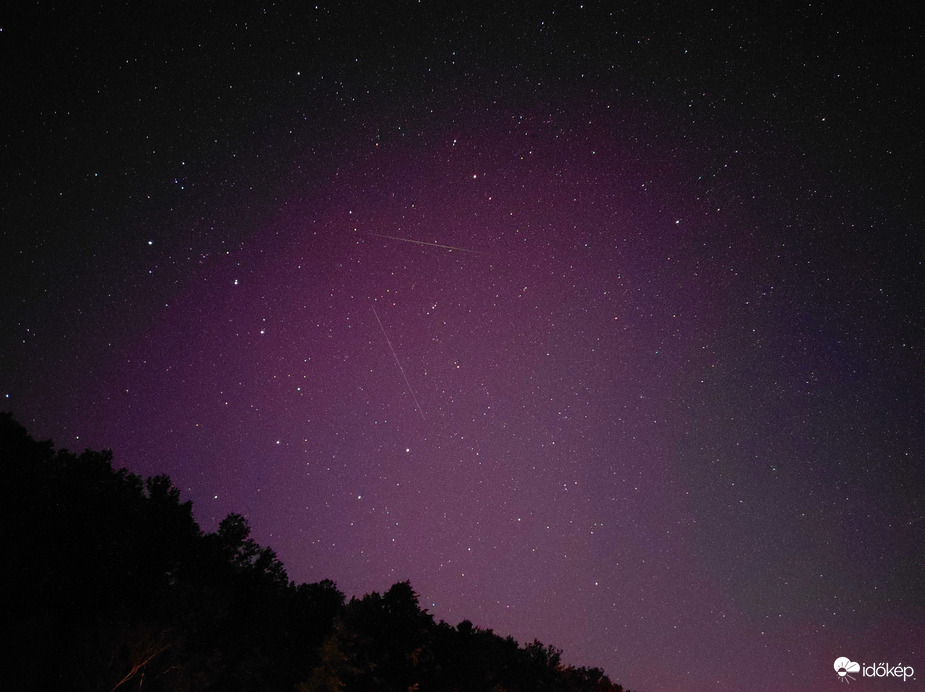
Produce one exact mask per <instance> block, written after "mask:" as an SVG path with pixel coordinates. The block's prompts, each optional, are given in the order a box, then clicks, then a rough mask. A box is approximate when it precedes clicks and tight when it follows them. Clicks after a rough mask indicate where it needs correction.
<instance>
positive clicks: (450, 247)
mask: <svg viewBox="0 0 925 692" xmlns="http://www.w3.org/2000/svg"><path fill="white" fill-rule="evenodd" d="M367 235H374V236H376V237H377V238H388V239H389V240H401V241H402V242H405V243H414V244H415V245H428V246H430V247H442V248H443V249H444V250H459V251H460V252H469V253H471V254H473V255H484V254H485V253H484V252H482V251H480V250H468V249H466V248H464V247H455V246H453V245H441V244H440V243H426V242H424V241H423V240H412V239H411V238H399V237H398V236H395V235H383V234H382V233H367Z"/></svg>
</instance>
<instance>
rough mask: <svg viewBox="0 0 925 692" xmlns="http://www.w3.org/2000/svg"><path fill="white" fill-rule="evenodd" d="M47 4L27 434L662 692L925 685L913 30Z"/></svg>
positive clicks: (903, 13)
mask: <svg viewBox="0 0 925 692" xmlns="http://www.w3.org/2000/svg"><path fill="white" fill-rule="evenodd" d="M15 5H17V6H16V7H12V8H10V7H8V8H6V9H4V10H3V12H2V15H0V80H2V81H0V116H2V119H3V122H5V123H6V125H5V126H4V128H3V130H2V132H0V166H2V176H0V190H2V196H0V240H2V253H0V266H2V271H0V295H2V301H0V326H2V327H0V397H2V406H3V407H4V408H5V409H8V410H11V411H12V412H13V413H14V415H15V416H16V417H17V418H18V420H19V421H20V422H21V423H23V424H24V425H25V426H26V427H27V428H28V429H29V430H30V432H31V433H32V434H33V435H34V436H35V437H37V438H42V439H44V438H52V439H54V441H55V442H56V443H57V444H58V445H59V446H66V447H68V448H70V449H73V450H82V449H84V448H86V447H89V448H93V449H100V448H111V449H112V450H114V452H115V455H116V463H117V464H119V465H126V466H128V467H129V468H130V469H131V470H133V471H135V472H137V473H141V474H146V475H153V474H158V473H162V472H164V473H168V474H169V475H170V476H171V478H172V479H173V480H174V482H175V483H176V484H177V486H178V487H180V488H181V489H182V492H183V496H184V499H190V500H192V501H193V503H194V508H195V513H196V517H197V519H198V520H199V522H200V523H201V524H202V526H203V527H204V528H205V529H207V530H214V528H215V527H216V526H217V522H218V521H219V520H220V519H221V518H222V517H224V516H225V515H226V514H228V513H229V512H232V511H239V512H241V513H243V514H245V515H246V516H247V518H248V520H249V522H250V523H251V526H252V527H253V535H254V537H255V538H256V539H257V540H258V541H259V542H260V543H262V544H265V545H270V546H272V547H273V548H275V549H276V550H277V551H278V553H279V556H280V558H281V559H282V560H283V561H284V563H285V565H286V567H287V569H288V571H289V575H290V577H291V578H292V579H294V580H296V581H298V582H302V581H306V582H312V581H318V580H320V579H323V578H331V579H333V580H334V581H336V583H337V584H338V586H339V587H340V588H341V589H342V590H344V591H345V592H346V593H347V594H348V595H362V594H364V593H366V592H369V591H371V590H377V591H381V590H384V589H387V588H388V587H389V586H390V585H391V584H393V583H395V582H396V581H399V580H405V579H409V580H411V582H412V585H413V587H414V588H415V590H416V591H417V592H418V593H419V594H420V595H421V601H422V605H424V606H425V607H426V608H427V609H428V610H429V611H430V612H431V613H433V614H434V616H435V617H437V618H438V619H445V620H447V621H448V622H451V623H456V622H458V621H460V620H462V619H464V618H468V619H470V620H471V621H472V622H473V623H475V624H476V625H478V626H480V627H486V628H488V627H490V628H492V629H494V630H495V631H496V632H498V633H499V634H503V635H507V634H511V635H513V636H515V637H516V638H518V639H519V640H521V641H532V640H533V639H534V638H539V639H540V640H541V641H543V642H544V643H548V644H553V645H555V646H557V647H560V648H562V649H564V655H563V660H564V661H565V662H567V663H570V664H573V665H588V666H599V667H602V668H603V669H604V670H605V671H606V672H607V674H608V675H609V676H610V677H611V678H612V679H614V680H615V681H618V682H620V683H621V684H623V685H626V686H629V687H633V688H640V689H644V690H649V691H650V692H651V691H654V690H744V689H749V690H783V689H787V690H823V689H830V688H837V686H838V685H839V678H838V676H837V675H836V673H835V671H834V670H833V661H834V660H835V659H836V658H837V657H840V656H847V657H849V658H851V660H853V661H858V662H861V663H865V662H866V663H868V664H870V663H875V662H890V663H893V664H898V663H903V664H905V665H911V666H913V667H914V668H915V669H916V670H917V671H919V672H918V673H917V677H918V679H919V680H921V679H922V676H925V575H923V565H925V548H923V541H925V497H923V488H925V466H923V455H925V425H923V412H925V351H923V348H925V301H923V295H925V268H923V256H925V253H923V250H925V241H923V234H922V218H923V204H922V190H923V189H925V185H923V176H922V170H923V166H922V160H923V147H922V132H921V118H922V110H921V106H920V104H921V102H922V99H923V94H922V91H923V89H922V87H923V83H925V81H923V76H925V75H923V55H922V46H923V13H922V10H921V7H920V6H919V5H918V3H912V2H908V3H903V2H898V3H864V4H863V7H860V5H859V4H857V3H845V2H812V3H808V2H804V3H776V2H770V3H768V2H762V3H750V2H735V3H729V4H715V5H709V4H703V3H678V4H671V3H659V2H640V3H593V2H589V3H585V4H583V5H582V4H580V3H558V4H556V3H553V4H543V5H542V7H540V6H532V5H531V4H530V3H503V2H500V3H492V4H491V5H490V9H484V6H483V9H478V8H474V7H472V6H470V3H436V2H413V3H412V2H390V3H379V4H378V5H375V4H374V3H356V4H353V3H327V2H324V3H318V4H312V3H291V4H289V3H270V4H264V5H258V4H250V5H248V6H245V4H244V3H215V2H189V3H184V2H164V3H108V4H99V5H96V6H91V5H89V4H87V3H58V5H59V6H57V7H56V6H55V3H46V2H30V3H25V2H24V3H15ZM374 5H375V6H374ZM77 6H79V7H80V8H81V9H77V8H76V7H77ZM849 6H851V7H853V8H855V9H853V10H850V11H849V10H848V9H847V8H848V7H849ZM859 7H860V9H858V8H859ZM857 683H860V684H858V689H899V688H902V689H907V688H908V689H912V688H913V685H915V684H916V683H913V682H912V681H910V682H907V683H905V684H903V683H902V682H900V681H896V680H871V679H860V680H858V681H857Z"/></svg>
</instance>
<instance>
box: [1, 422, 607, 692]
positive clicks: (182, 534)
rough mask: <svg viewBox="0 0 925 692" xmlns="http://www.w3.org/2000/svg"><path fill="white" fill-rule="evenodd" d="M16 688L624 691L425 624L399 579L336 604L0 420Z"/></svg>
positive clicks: (241, 535) (234, 530) (441, 625)
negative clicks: (381, 589) (387, 586)
mask: <svg viewBox="0 0 925 692" xmlns="http://www.w3.org/2000/svg"><path fill="white" fill-rule="evenodd" d="M0 468H2V472H3V476H4V482H3V483H2V485H0V488H2V490H0V507H2V510H0V511H2V513H3V517H2V519H3V521H2V523H0V525H2V527H3V528H2V531H3V533H4V536H3V539H4V541H3V542H4V546H5V552H6V555H5V558H6V560H5V562H6V565H7V569H6V581H7V588H6V589H5V593H4V596H5V598H4V605H3V608H4V611H5V612H4V613H3V615H4V620H5V621H6V622H7V623H8V625H9V628H10V629H9V635H10V636H9V638H8V639H9V641H11V642H12V644H11V645H10V646H11V649H10V650H9V651H8V653H9V654H11V656H10V659H9V660H10V661H11V662H12V666H11V667H10V669H8V670H7V672H6V673H5V674H4V677H5V682H6V684H7V685H8V689H16V690H52V689H54V690H104V691H106V692H109V691H114V690H119V691H122V692H129V691H130V690H142V689H143V690H144V692H158V691H159V690H171V691H178V692H182V691H184V690H190V691H192V690H197V691H198V690H222V691H225V690H228V691H234V690H242V691H244V690H248V691H250V690H287V691H293V690H296V691H299V692H308V691H321V690H329V691H335V690H347V691H350V690H358V691H359V690H362V691H364V692H366V691H369V690H395V691H401V692H406V691H407V690H420V691H421V692H423V691H425V690H454V691H455V690H458V691H460V692H462V691H466V692H472V691H478V690H486V691H487V690H494V691H502V690H505V691H508V692H514V691H521V690H522V691H524V692H527V691H530V692H533V691H536V690H562V691H573V690H575V691H584V690H589V691H590V690H594V691H600V692H605V691H611V692H615V691H622V690H623V688H622V687H621V686H620V685H617V684H614V683H612V682H610V680H609V679H608V678H607V677H606V676H605V675H604V674H603V672H602V671H600V670H599V669H597V668H590V669H588V668H574V667H571V666H565V665H562V664H561V662H560V653H561V652H560V651H559V650H557V649H555V648H554V647H552V646H545V645H543V644H541V643H540V642H538V641H534V642H533V643H531V644H527V645H526V646H520V645H519V644H518V643H517V642H516V641H515V640H514V639H513V638H511V637H501V636H498V635H496V634H494V633H493V632H492V631H491V630H490V629H487V630H483V629H479V628H478V627H474V626H473V625H472V623H470V622H468V621H465V620H464V621H463V622H461V623H459V624H458V625H457V626H456V627H452V626H450V625H449V624H447V623H446V622H443V621H440V622H435V621H434V618H433V616H432V615H430V614H429V613H428V612H427V611H426V610H424V609H422V608H421V607H420V605H419V604H418V596H417V594H416V593H415V592H414V590H413V589H412V588H411V585H410V584H409V583H408V582H400V583H397V584H395V585H394V586H392V587H391V588H390V589H389V590H388V591H387V592H386V593H384V594H378V593H371V594H368V595H366V596H364V597H363V598H361V599H357V598H352V599H351V600H350V601H349V602H348V601H346V600H345V598H344V594H342V593H341V592H340V591H338V589H337V587H336V586H335V584H334V582H332V581H329V580H324V581H321V582H319V583H317V584H299V585H296V584H295V583H294V582H291V581H289V579H288V577H287V575H286V570H285V568H284V567H283V564H282V563H281V562H280V561H279V560H278V559H277V557H276V554H275V553H274V552H273V550H272V549H270V548H264V547H261V546H259V545H258V544H257V543H256V542H255V541H254V540H253V539H251V538H250V537H249V534H250V529H249V527H248V525H247V521H246V520H245V519H244V517H242V516H241V515H238V514H230V515H228V516H227V517H226V518H225V519H224V520H222V522H221V524H220V525H219V528H218V531H216V532H215V533H203V531H202V530H201V529H200V528H199V526H198V525H197V524H196V522H195V520H194V519H193V512H192V504H191V503H190V502H181V501H180V493H179V491H178V490H177V489H176V488H174V487H173V485H172V484H171V482H170V479H169V478H168V477H167V476H165V475H161V476H156V477H154V478H148V479H147V480H146V481H143V480H142V479H141V478H140V477H139V476H137V475H135V474H132V473H129V472H128V471H126V470H125V469H119V470H114V469H113V466H112V454H111V453H110V452H107V451H103V452H94V451H89V450H88V451H85V452H83V453H82V454H80V455H75V454H73V453H71V452H68V451H67V450H55V449H54V446H53V444H52V443H51V442H36V441H35V440H33V439H32V438H31V437H30V436H29V435H28V433H27V432H26V430H25V428H23V427H22V426H21V425H19V424H18V423H16V422H15V421H14V420H13V418H12V416H11V415H10V414H8V413H0Z"/></svg>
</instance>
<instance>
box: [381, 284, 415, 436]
mask: <svg viewBox="0 0 925 692" xmlns="http://www.w3.org/2000/svg"><path fill="white" fill-rule="evenodd" d="M369 305H370V307H371V308H372V309H373V314H374V315H375V316H376V322H378V323H379V329H381V330H382V336H384V337H385V343H387V344H388V345H389V350H390V351H391V352H392V357H393V358H394V359H395V363H396V364H397V365H398V369H399V370H400V371H401V376H402V377H403V378H405V385H407V387H408V391H409V392H411V398H412V399H414V407H415V408H416V409H417V410H418V413H420V414H421V420H423V421H426V420H427V419H426V418H425V417H424V411H423V410H422V409H421V405H420V404H419V403H418V398H417V397H416V396H415V395H414V390H413V389H412V388H411V383H410V382H409V381H408V376H407V375H406V374H405V369H404V368H403V367H402V366H401V361H400V360H398V354H397V353H395V349H394V348H392V342H391V341H389V335H388V334H386V333H385V327H383V326H382V320H380V319H379V313H378V312H376V304H375V303H373V302H372V301H369Z"/></svg>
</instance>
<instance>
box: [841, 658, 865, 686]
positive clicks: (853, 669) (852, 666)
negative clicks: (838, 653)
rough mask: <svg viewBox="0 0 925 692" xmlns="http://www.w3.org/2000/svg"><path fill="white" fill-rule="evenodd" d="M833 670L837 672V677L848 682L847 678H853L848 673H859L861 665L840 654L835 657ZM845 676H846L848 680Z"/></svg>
mask: <svg viewBox="0 0 925 692" xmlns="http://www.w3.org/2000/svg"><path fill="white" fill-rule="evenodd" d="M835 672H836V673H838V677H840V678H841V680H842V682H848V680H854V678H852V677H851V676H850V675H848V673H860V672H861V666H860V665H858V664H857V663H855V662H854V661H852V660H851V659H850V658H845V657H844V656H842V657H840V658H836V659H835ZM845 678H848V680H846V679H845Z"/></svg>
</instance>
